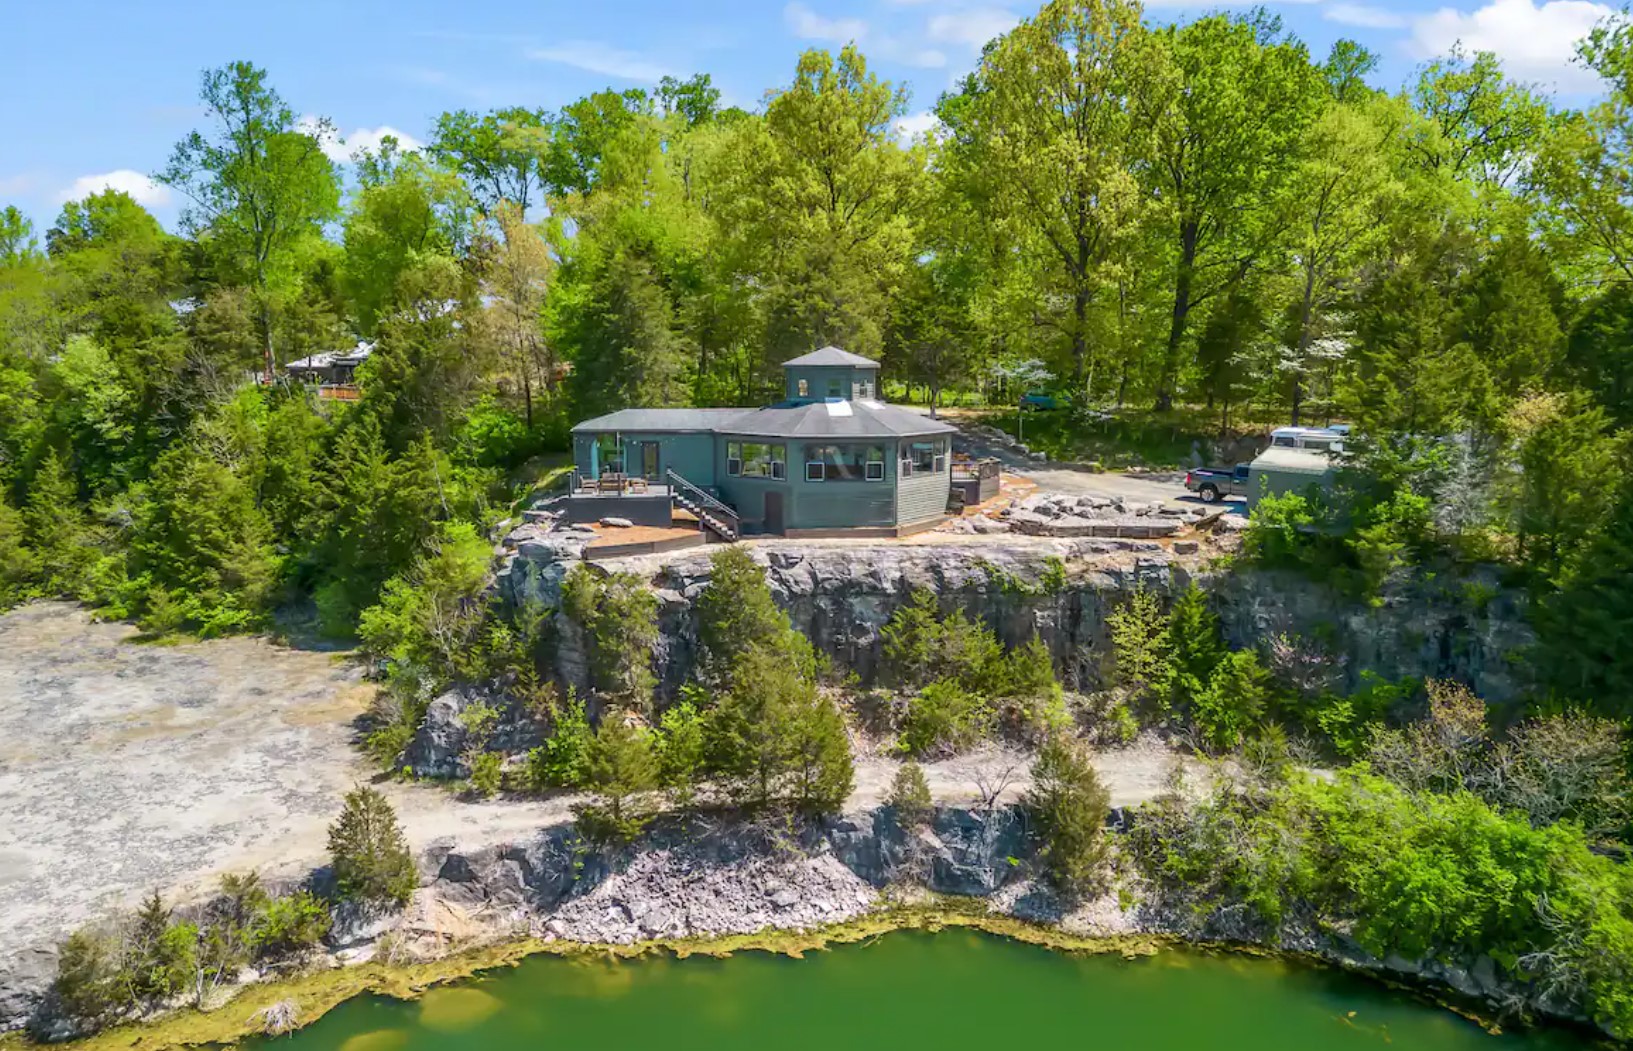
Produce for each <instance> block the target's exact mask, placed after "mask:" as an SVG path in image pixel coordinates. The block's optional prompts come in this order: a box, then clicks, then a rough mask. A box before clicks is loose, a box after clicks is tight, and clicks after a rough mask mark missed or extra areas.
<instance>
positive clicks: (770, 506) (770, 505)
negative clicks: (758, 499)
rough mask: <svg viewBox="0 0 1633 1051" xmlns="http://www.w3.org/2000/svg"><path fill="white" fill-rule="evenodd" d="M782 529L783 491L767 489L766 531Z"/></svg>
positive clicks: (777, 531)
mask: <svg viewBox="0 0 1633 1051" xmlns="http://www.w3.org/2000/svg"><path fill="white" fill-rule="evenodd" d="M782 530H783V525H782V493H781V492H779V491H778V490H775V489H767V490H766V493H765V531H766V532H768V533H780V532H782Z"/></svg>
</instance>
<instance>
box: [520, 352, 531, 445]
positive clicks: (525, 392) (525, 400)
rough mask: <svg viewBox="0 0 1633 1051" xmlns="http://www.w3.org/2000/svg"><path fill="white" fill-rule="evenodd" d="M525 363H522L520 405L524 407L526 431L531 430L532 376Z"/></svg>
mask: <svg viewBox="0 0 1633 1051" xmlns="http://www.w3.org/2000/svg"><path fill="white" fill-rule="evenodd" d="M532 371H533V370H532V369H530V368H528V363H527V362H526V361H523V362H522V404H523V405H524V406H526V412H527V429H528V430H529V431H531V430H532V429H533V376H532Z"/></svg>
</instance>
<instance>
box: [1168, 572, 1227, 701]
mask: <svg viewBox="0 0 1633 1051" xmlns="http://www.w3.org/2000/svg"><path fill="white" fill-rule="evenodd" d="M1168 638H1169V640H1170V642H1171V643H1172V646H1173V649H1172V655H1171V656H1170V658H1169V666H1170V667H1171V668H1172V675H1171V676H1170V690H1171V693H1170V703H1171V704H1173V705H1174V706H1175V707H1176V708H1178V709H1181V710H1184V709H1185V708H1186V707H1187V706H1188V705H1189V704H1190V703H1191V702H1192V699H1193V698H1194V697H1195V696H1196V695H1197V694H1198V693H1200V692H1201V690H1202V688H1203V686H1204V685H1205V684H1206V683H1207V681H1208V678H1209V676H1211V675H1212V674H1213V670H1214V668H1215V667H1216V666H1217V665H1218V664H1219V661H1220V660H1221V659H1222V658H1223V657H1224V655H1225V640H1224V637H1223V636H1222V635H1221V634H1220V630H1219V617H1218V615H1217V614H1215V613H1214V612H1213V610H1211V609H1209V608H1208V597H1207V595H1205V594H1203V592H1202V589H1201V588H1199V587H1197V586H1196V584H1195V583H1194V582H1193V583H1192V584H1191V586H1190V587H1188V588H1186V589H1185V590H1184V591H1183V592H1181V593H1180V596H1179V598H1178V599H1177V600H1175V602H1174V608H1173V611H1172V612H1171V613H1170V614H1169V618H1168Z"/></svg>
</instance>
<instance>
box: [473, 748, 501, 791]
mask: <svg viewBox="0 0 1633 1051" xmlns="http://www.w3.org/2000/svg"><path fill="white" fill-rule="evenodd" d="M465 762H466V764H467V765H469V767H470V769H471V776H470V783H471V791H473V792H475V793H476V794H477V795H479V796H481V797H482V798H483V799H492V798H493V797H494V796H496V795H498V794H499V790H500V789H501V788H503V787H504V784H505V757H504V756H502V755H500V754H499V753H498V752H473V753H470V754H468V755H467V756H466V759H465Z"/></svg>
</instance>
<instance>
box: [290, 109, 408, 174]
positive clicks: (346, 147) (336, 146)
mask: <svg viewBox="0 0 1633 1051" xmlns="http://www.w3.org/2000/svg"><path fill="white" fill-rule="evenodd" d="M295 127H296V128H297V129H299V130H300V131H304V132H306V134H308V135H311V136H312V137H313V138H315V139H317V140H318V146H319V147H320V148H321V149H322V150H323V155H324V156H325V157H327V158H329V159H330V160H331V161H334V162H335V163H336V164H347V163H350V161H351V159H352V155H353V154H355V153H356V152H357V151H358V150H364V149H367V150H378V149H379V148H380V143H381V141H383V140H384V139H385V137H386V136H387V135H391V136H395V137H396V139H397V146H398V147H399V148H400V149H402V150H404V151H409V150H422V149H424V148H425V143H423V142H421V141H420V140H419V139H416V138H415V137H414V136H412V135H410V134H408V132H406V131H399V130H398V129H396V128H393V127H392V126H391V125H389V124H382V125H380V126H379V127H378V128H358V129H357V130H355V131H353V132H350V133H349V134H345V135H342V134H340V133H339V132H337V131H335V129H334V127H333V126H331V125H326V124H324V122H323V121H321V120H319V119H318V118H316V117H314V116H312V115H311V114H307V115H306V116H304V117H302V118H301V119H300V120H297V121H296V122H295Z"/></svg>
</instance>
